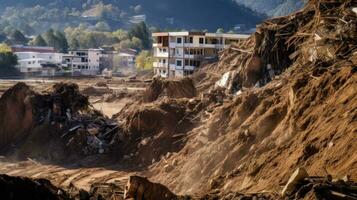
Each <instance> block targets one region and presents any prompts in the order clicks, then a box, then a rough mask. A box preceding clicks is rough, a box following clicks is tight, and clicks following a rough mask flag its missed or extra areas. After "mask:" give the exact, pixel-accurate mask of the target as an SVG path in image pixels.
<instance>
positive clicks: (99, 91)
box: [81, 85, 113, 96]
mask: <svg viewBox="0 0 357 200" xmlns="http://www.w3.org/2000/svg"><path fill="white" fill-rule="evenodd" d="M81 93H82V94H84V95H86V96H103V95H105V94H112V93H113V90H112V89H110V88H109V87H108V86H103V85H100V86H88V87H86V88H84V89H83V90H82V91H81Z"/></svg>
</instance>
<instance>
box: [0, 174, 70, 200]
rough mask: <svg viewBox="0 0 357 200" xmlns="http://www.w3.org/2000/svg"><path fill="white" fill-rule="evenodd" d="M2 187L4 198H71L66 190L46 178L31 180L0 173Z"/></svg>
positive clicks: (64, 199) (0, 186) (0, 191)
mask: <svg viewBox="0 0 357 200" xmlns="http://www.w3.org/2000/svg"><path fill="white" fill-rule="evenodd" d="M0 188H1V190H0V196H1V198H2V199H9V200H10V199H34V200H36V199H37V200H42V199H54V200H55V199H58V200H67V199H71V198H70V197H69V195H68V194H67V193H66V192H65V191H64V190H62V189H59V188H57V187H55V186H53V185H52V184H51V182H49V181H48V180H45V179H38V180H31V179H29V178H22V177H10V176H7V175H0Z"/></svg>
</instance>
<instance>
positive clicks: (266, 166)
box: [151, 1, 357, 194]
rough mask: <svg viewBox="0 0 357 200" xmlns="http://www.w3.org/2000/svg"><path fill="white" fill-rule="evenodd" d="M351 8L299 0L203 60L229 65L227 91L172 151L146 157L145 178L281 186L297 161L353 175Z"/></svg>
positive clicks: (208, 187)
mask: <svg viewBox="0 0 357 200" xmlns="http://www.w3.org/2000/svg"><path fill="white" fill-rule="evenodd" d="M353 7H357V5H356V3H355V2H354V1H343V2H340V1H309V2H308V3H307V5H306V7H305V9H304V10H302V11H299V12H297V13H294V14H292V15H290V16H287V17H280V18H274V19H271V20H268V21H266V22H264V23H263V24H262V25H261V26H259V27H258V33H256V34H255V35H254V37H252V38H251V39H250V40H248V41H247V42H245V43H242V44H240V45H238V46H235V47H232V48H231V49H230V50H227V51H226V52H224V54H223V55H222V56H223V57H222V58H221V61H220V62H219V63H217V64H216V65H210V66H208V67H206V73H209V72H210V70H212V72H213V73H215V72H216V73H217V74H221V75H222V78H224V77H223V75H224V74H225V73H227V72H232V73H234V74H235V76H233V78H231V83H230V86H231V87H230V88H234V89H233V90H232V91H229V92H228V93H230V94H233V95H230V96H231V97H233V98H234V99H233V100H232V101H224V102H225V103H224V104H223V106H222V107H220V108H218V109H214V112H213V115H211V117H210V119H209V120H208V123H204V124H203V125H202V126H200V127H197V128H195V129H193V131H192V132H190V133H189V135H190V136H191V137H189V138H190V140H188V142H187V144H186V146H185V147H184V148H183V149H182V150H181V151H180V152H178V153H177V154H175V156H172V157H170V158H167V159H165V160H161V161H160V163H159V164H157V165H155V166H153V167H152V169H151V172H152V174H151V178H152V179H153V180H154V181H157V182H160V183H163V184H165V185H167V186H168V187H169V188H170V189H172V190H173V191H174V192H178V193H183V194H187V193H194V192H201V191H212V190H215V189H219V190H221V191H227V192H228V191H240V192H262V191H271V192H274V191H281V190H282V188H281V187H280V185H283V184H284V183H285V182H286V181H287V180H288V177H289V174H291V173H292V171H293V170H294V169H296V168H297V167H301V166H303V167H305V168H306V169H307V170H308V171H309V173H310V174H313V175H316V176H326V175H332V176H333V177H336V178H339V177H343V176H345V175H351V178H352V179H353V180H356V179H357V176H356V175H357V173H356V169H357V157H356V155H357V153H356V152H357V148H356V147H355V146H356V145H354V144H355V143H356V142H357V137H356V131H357V130H356V128H355V127H357V118H356V116H357V115H356V112H357V97H356V95H357V92H356V88H357V74H356V67H357V66H356V63H355V62H354V60H355V58H356V54H357V53H356V49H357V42H356V39H355V38H356V33H357V29H356V28H353V27H354V26H355V24H356V22H357V17H356V13H354V12H353V11H352V8H353ZM306 47H308V48H306ZM230 52H231V53H230ZM227 62H228V63H227ZM221 67H222V68H221ZM201 78H202V77H201ZM210 84H211V87H210V89H212V87H214V86H213V85H214V83H213V84H212V83H210ZM262 85H265V86H264V87H261V86H262ZM254 86H255V87H254ZM246 87H249V89H247V88H246ZM239 90H240V91H239ZM237 91H239V92H238V93H237ZM228 97H229V96H228ZM226 98H227V97H226ZM168 164H169V165H170V167H171V170H170V171H169V172H167V170H166V169H167V167H165V166H167V165H168Z"/></svg>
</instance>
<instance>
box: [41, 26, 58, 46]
mask: <svg viewBox="0 0 357 200" xmlns="http://www.w3.org/2000/svg"><path fill="white" fill-rule="evenodd" d="M43 38H44V39H45V41H46V43H47V45H48V46H51V47H55V46H56V43H57V38H56V36H55V33H54V30H53V29H49V30H48V31H46V32H45V33H44V34H43ZM55 48H56V47H55Z"/></svg>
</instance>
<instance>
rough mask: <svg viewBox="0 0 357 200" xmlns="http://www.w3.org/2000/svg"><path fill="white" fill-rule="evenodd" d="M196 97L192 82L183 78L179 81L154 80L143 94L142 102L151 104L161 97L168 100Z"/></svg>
mask: <svg viewBox="0 0 357 200" xmlns="http://www.w3.org/2000/svg"><path fill="white" fill-rule="evenodd" d="M196 95H197V92H196V88H195V85H194V83H193V80H192V79H190V78H184V79H180V80H163V79H160V78H154V80H153V82H152V83H151V85H150V86H149V87H148V88H147V89H146V91H145V93H144V97H143V98H144V99H143V100H144V102H153V101H156V100H157V99H159V98H160V97H162V96H166V97H169V98H192V97H195V96H196Z"/></svg>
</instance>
